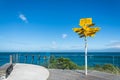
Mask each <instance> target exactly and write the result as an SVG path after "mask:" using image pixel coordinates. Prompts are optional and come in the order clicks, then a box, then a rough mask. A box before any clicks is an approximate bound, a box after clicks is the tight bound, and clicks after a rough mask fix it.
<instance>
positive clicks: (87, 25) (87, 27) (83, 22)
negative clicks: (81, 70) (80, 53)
mask: <svg viewBox="0 0 120 80" xmlns="http://www.w3.org/2000/svg"><path fill="white" fill-rule="evenodd" d="M79 25H80V26H81V27H82V28H73V31H74V32H76V33H78V35H79V36H80V38H82V37H84V38H85V75H87V37H93V36H94V35H95V33H96V32H98V31H99V30H100V28H98V27H96V28H94V27H92V26H94V24H93V23H92V18H82V19H80V23H79ZM91 27H92V28H91Z"/></svg>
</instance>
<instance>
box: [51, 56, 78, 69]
mask: <svg viewBox="0 0 120 80" xmlns="http://www.w3.org/2000/svg"><path fill="white" fill-rule="evenodd" d="M49 67H50V68H55V69H56V68H57V69H78V68H79V66H78V65H77V64H75V63H73V62H72V61H71V60H70V59H68V58H63V57H61V58H57V59H51V61H50V65H49Z"/></svg>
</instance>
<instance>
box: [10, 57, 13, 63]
mask: <svg viewBox="0 0 120 80" xmlns="http://www.w3.org/2000/svg"><path fill="white" fill-rule="evenodd" d="M12 58H13V57H12V55H10V64H12Z"/></svg>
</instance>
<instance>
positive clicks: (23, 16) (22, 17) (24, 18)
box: [19, 14, 28, 23]
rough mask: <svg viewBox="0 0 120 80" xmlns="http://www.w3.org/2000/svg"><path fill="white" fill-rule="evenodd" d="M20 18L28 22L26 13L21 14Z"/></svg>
mask: <svg viewBox="0 0 120 80" xmlns="http://www.w3.org/2000/svg"><path fill="white" fill-rule="evenodd" d="M19 18H20V19H21V20H22V21H24V22H25V23H28V20H27V18H26V16H25V15H24V14H19Z"/></svg>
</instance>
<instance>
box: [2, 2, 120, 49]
mask: <svg viewBox="0 0 120 80" xmlns="http://www.w3.org/2000/svg"><path fill="white" fill-rule="evenodd" d="M0 10H1V11H0V51H64V50H67V51H71V50H74V51H75V50H80V51H81V50H83V49H84V40H83V39H81V38H79V37H78V35H77V34H76V33H74V32H73V31H72V28H74V27H79V25H78V24H79V20H80V18H87V17H88V18H89V17H92V18H93V22H94V23H95V24H96V26H98V27H100V28H101V31H100V32H98V33H97V34H96V36H95V37H94V38H88V50H101V49H107V48H117V49H119V48H120V36H119V34H120V26H119V25H120V22H119V21H120V0H0Z"/></svg>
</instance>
